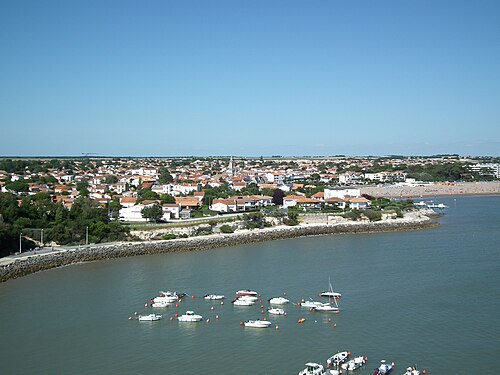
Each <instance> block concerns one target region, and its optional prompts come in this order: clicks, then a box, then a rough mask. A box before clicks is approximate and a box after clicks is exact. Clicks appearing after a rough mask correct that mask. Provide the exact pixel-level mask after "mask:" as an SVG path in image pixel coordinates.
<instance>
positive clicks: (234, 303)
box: [233, 298, 255, 306]
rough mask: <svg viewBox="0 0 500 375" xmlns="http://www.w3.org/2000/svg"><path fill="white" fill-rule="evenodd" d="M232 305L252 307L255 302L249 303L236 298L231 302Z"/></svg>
mask: <svg viewBox="0 0 500 375" xmlns="http://www.w3.org/2000/svg"><path fill="white" fill-rule="evenodd" d="M233 305H234V306H252V305H255V301H250V300H246V299H240V298H236V299H235V300H234V301H233Z"/></svg>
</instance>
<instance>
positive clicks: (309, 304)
mask: <svg viewBox="0 0 500 375" xmlns="http://www.w3.org/2000/svg"><path fill="white" fill-rule="evenodd" d="M299 305H300V306H302V307H308V308H313V307H316V306H321V305H323V302H317V301H312V300H309V301H305V300H302V301H300V302H299Z"/></svg>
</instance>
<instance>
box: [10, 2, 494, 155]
mask: <svg viewBox="0 0 500 375" xmlns="http://www.w3.org/2000/svg"><path fill="white" fill-rule="evenodd" d="M82 153H95V154H98V155H115V156H188V155H199V156H206V155H238V156H260V155H264V156H268V155H297V156H300V155H336V154H345V155H387V154H401V155H412V154H418V155H431V154H438V153H458V154H461V155H494V156H498V155H500V1H498V0H491V1H489V0H481V1H475V0H468V1H462V0H394V1H389V0H387V1H383V0H366V1H362V0H344V1H337V0H321V1H320V0H316V1H315V0H311V1H304V0H300V1H293V0H281V1H277V0H261V1H256V0H254V1H245V0H227V1H222V0H199V1H195V0H177V1H168V0H147V1H139V0H137V1H127V0H115V1H106V0H85V1H77V0H69V1H68V0H59V1H55V0H44V1H40V0H11V1H2V2H1V4H0V155H4V156H5V155H8V156H15V155H20V156H37V155H40V156H63V155H70V156H71V155H73V156H80V155H81V154H82Z"/></svg>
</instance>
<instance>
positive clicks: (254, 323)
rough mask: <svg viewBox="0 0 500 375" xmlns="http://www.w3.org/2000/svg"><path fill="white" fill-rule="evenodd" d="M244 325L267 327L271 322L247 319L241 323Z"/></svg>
mask: <svg viewBox="0 0 500 375" xmlns="http://www.w3.org/2000/svg"><path fill="white" fill-rule="evenodd" d="M243 324H244V325H245V327H252V328H267V327H269V326H270V325H271V324H272V323H271V322H270V321H268V320H247V321H246V322H244V323H243Z"/></svg>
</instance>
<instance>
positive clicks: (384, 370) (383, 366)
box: [373, 359, 394, 375]
mask: <svg viewBox="0 0 500 375" xmlns="http://www.w3.org/2000/svg"><path fill="white" fill-rule="evenodd" d="M393 368H394V363H391V364H388V363H386V361H385V359H383V360H381V361H380V366H379V367H378V368H376V369H375V371H374V372H373V375H385V374H388V373H390V372H391V371H392V369H393Z"/></svg>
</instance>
